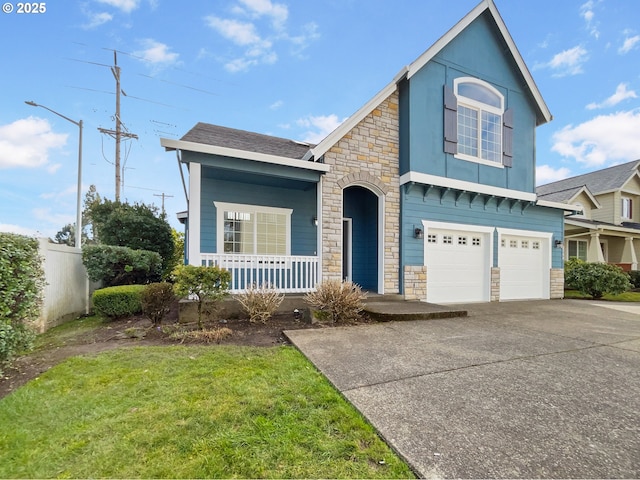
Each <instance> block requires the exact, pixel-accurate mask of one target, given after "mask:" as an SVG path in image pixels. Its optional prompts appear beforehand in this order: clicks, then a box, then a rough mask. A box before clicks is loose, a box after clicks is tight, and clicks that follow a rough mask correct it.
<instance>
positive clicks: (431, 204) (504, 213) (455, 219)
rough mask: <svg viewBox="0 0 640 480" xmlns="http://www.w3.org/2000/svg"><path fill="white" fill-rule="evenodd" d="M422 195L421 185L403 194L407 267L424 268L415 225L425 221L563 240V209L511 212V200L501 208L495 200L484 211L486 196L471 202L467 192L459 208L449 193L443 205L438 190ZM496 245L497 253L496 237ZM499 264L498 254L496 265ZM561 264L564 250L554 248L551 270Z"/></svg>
mask: <svg viewBox="0 0 640 480" xmlns="http://www.w3.org/2000/svg"><path fill="white" fill-rule="evenodd" d="M423 193H424V191H423V189H422V187H419V186H416V187H413V188H412V189H411V190H410V192H409V193H406V192H403V199H402V200H403V202H402V203H403V208H402V238H403V239H404V242H403V245H402V258H403V263H404V264H405V265H424V239H416V238H413V228H414V226H415V225H421V224H422V221H423V220H431V221H436V222H448V223H461V224H467V225H477V226H488V227H498V228H511V229H516V230H533V231H538V232H551V233H552V234H553V239H554V240H555V239H562V237H563V233H564V224H563V219H564V216H563V212H562V210H557V209H552V208H546V207H539V206H530V207H528V208H526V209H525V210H524V211H522V205H521V204H516V205H515V207H514V208H513V209H512V210H510V207H509V200H507V201H505V202H504V203H503V204H502V205H500V207H498V203H499V201H500V199H496V198H493V199H491V200H489V202H488V203H487V205H486V208H485V206H484V200H485V198H484V197H483V196H479V197H478V198H476V199H475V201H474V202H473V203H470V202H471V194H468V193H464V194H463V195H462V196H461V197H460V198H459V200H458V202H457V205H456V201H455V196H456V195H457V193H454V192H449V193H447V194H446V195H445V197H444V198H443V199H442V202H441V201H440V190H438V189H433V190H431V191H430V192H429V193H428V195H427V196H426V197H424V195H423ZM494 243H495V244H494V252H496V251H497V236H496V237H495V238H494ZM552 247H553V245H552ZM497 265H498V256H497V254H496V255H494V266H497ZM562 265H563V261H562V249H560V248H552V267H553V268H562Z"/></svg>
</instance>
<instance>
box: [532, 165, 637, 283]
mask: <svg viewBox="0 0 640 480" xmlns="http://www.w3.org/2000/svg"><path fill="white" fill-rule="evenodd" d="M639 168H640V160H636V161H633V162H629V163H624V164H622V165H616V166H615V167H610V168H605V169H603V170H598V171H595V172H592V173H587V174H585V175H578V176H577V177H571V178H566V179H564V180H560V181H558V182H553V183H549V184H547V185H542V186H540V187H538V188H537V193H538V198H540V199H542V200H548V201H554V202H560V203H566V204H569V205H575V206H576V211H579V210H582V213H574V214H569V215H568V216H566V217H565V222H564V232H565V235H564V252H565V253H564V257H565V260H568V259H569V258H572V257H577V258H580V259H582V260H585V261H588V262H607V263H613V264H616V265H619V266H621V267H622V268H623V269H624V270H625V271H629V270H638V258H640V171H639V170H638V169H639Z"/></svg>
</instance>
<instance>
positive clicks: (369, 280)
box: [342, 186, 380, 292]
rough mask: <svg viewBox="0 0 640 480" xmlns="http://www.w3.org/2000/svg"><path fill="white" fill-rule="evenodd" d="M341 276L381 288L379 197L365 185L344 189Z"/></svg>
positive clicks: (372, 289) (364, 287)
mask: <svg viewBox="0 0 640 480" xmlns="http://www.w3.org/2000/svg"><path fill="white" fill-rule="evenodd" d="M342 199H343V204H342V212H343V222H342V226H343V229H342V231H343V232H342V233H343V235H342V277H343V279H347V280H351V281H353V282H354V283H357V284H358V285H360V287H362V289H363V290H369V291H373V292H378V291H379V261H380V260H379V251H380V245H379V237H380V235H379V228H380V225H379V223H380V222H379V217H380V215H379V209H380V199H379V197H378V195H376V194H375V193H374V192H372V191H371V190H369V189H367V188H365V187H362V186H350V187H347V188H345V189H344V190H343V196H342Z"/></svg>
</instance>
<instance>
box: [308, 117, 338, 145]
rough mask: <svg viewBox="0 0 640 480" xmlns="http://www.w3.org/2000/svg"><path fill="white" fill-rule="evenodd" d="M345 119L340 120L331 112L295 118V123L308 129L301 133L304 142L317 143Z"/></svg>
mask: <svg viewBox="0 0 640 480" xmlns="http://www.w3.org/2000/svg"><path fill="white" fill-rule="evenodd" d="M345 120H346V118H343V119H342V120H340V119H339V118H338V116H337V115H336V114H334V113H332V114H331V115H318V116H313V115H309V116H307V117H304V118H300V119H298V120H296V123H297V124H298V126H300V127H303V128H307V129H309V130H307V131H306V132H305V133H304V134H303V138H302V140H303V141H304V142H308V143H318V142H320V141H321V140H323V139H324V138H325V137H326V136H327V135H329V134H330V133H331V132H333V131H334V130H335V129H336V128H338V127H339V126H340V124H341V123H342V122H344V121H345Z"/></svg>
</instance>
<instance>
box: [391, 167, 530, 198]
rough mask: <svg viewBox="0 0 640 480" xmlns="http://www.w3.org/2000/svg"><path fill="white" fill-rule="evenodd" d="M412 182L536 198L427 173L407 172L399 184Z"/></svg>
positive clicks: (526, 193)
mask: <svg viewBox="0 0 640 480" xmlns="http://www.w3.org/2000/svg"><path fill="white" fill-rule="evenodd" d="M412 182H413V183H420V184H422V185H434V186H436V187H444V188H453V189H456V190H464V191H465V192H474V193H481V194H484V195H493V196H495V197H503V198H513V199H515V200H524V201H527V202H535V201H536V198H537V197H536V194H535V193H529V192H522V191H520V190H511V189H509V188H502V187H494V186H491V185H483V184H481V183H474V182H467V181H464V180H456V179H454V178H446V177H439V176H437V175H429V174H427V173H420V172H407V173H405V174H404V175H402V176H401V177H400V185H404V184H406V183H412Z"/></svg>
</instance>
